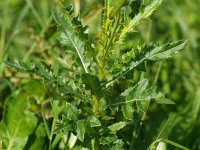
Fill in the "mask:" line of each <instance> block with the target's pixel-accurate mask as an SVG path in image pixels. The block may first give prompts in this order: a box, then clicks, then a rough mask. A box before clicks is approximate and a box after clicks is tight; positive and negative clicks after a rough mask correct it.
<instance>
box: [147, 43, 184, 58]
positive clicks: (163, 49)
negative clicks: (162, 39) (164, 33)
mask: <svg viewBox="0 0 200 150" xmlns="http://www.w3.org/2000/svg"><path fill="white" fill-rule="evenodd" d="M186 44H187V41H177V42H174V43H169V44H165V45H162V46H159V47H155V48H154V49H152V50H151V51H150V52H149V53H147V54H146V56H145V57H146V58H147V59H148V60H152V61H157V60H163V59H168V58H169V57H172V56H173V55H175V54H177V53H178V52H179V51H180V50H181V49H183V48H184V47H185V45H186Z"/></svg>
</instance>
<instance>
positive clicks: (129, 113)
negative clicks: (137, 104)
mask: <svg viewBox="0 0 200 150" xmlns="http://www.w3.org/2000/svg"><path fill="white" fill-rule="evenodd" d="M122 112H123V115H124V117H125V118H126V119H127V120H132V119H133V112H134V109H133V106H132V104H130V103H129V104H125V105H124V106H122Z"/></svg>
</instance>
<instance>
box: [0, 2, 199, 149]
mask: <svg viewBox="0 0 200 150" xmlns="http://www.w3.org/2000/svg"><path fill="white" fill-rule="evenodd" d="M124 1H125V0H116V1H115V0H113V5H114V7H115V8H118V6H119V5H120V4H121V3H123V2H124ZM63 2H64V4H65V5H66V6H69V5H70V4H71V2H74V4H75V11H76V12H77V13H78V12H79V11H80V12H81V14H82V18H83V20H82V21H83V23H84V24H90V25H91V26H90V27H91V30H90V34H91V35H93V36H95V33H96V29H97V27H98V26H99V24H100V16H101V10H102V4H103V1H101V0H81V1H79V0H74V1H71V0H63ZM144 2H145V3H147V1H144ZM125 3H128V0H127V2H125ZM57 5H59V3H58V0H42V1H37V0H25V1H22V0H5V1H0V18H1V19H0V120H1V127H0V143H2V139H1V137H5V135H4V134H5V131H6V132H9V133H10V136H9V137H7V138H8V139H9V141H11V142H13V143H14V144H13V143H12V145H15V149H20V148H21V145H20V144H23V142H19V141H24V143H26V144H25V146H23V147H25V148H24V149H32V150H34V149H35V150H36V149H47V148H49V142H50V145H51V148H52V149H56V148H58V147H59V148H60V149H64V148H66V147H65V145H66V143H67V142H66V141H67V137H68V136H66V137H65V136H63V137H59V136H56V137H55V136H54V135H52V134H51V132H50V133H49V132H48V130H47V128H49V126H50V127H51V124H52V117H53V116H54V115H55V114H53V113H55V112H58V111H55V109H58V108H56V107H54V106H51V105H50V104H49V101H51V98H52V97H53V98H55V99H56V97H54V95H53V91H51V89H50V88H49V89H48V87H44V86H43V84H42V83H41V82H40V81H39V80H38V79H39V78H38V77H37V76H35V75H29V74H20V73H16V72H15V71H14V70H11V69H9V68H7V67H6V66H5V64H4V63H3V61H6V60H13V59H17V60H23V61H33V60H34V61H41V60H42V63H43V64H44V65H45V66H46V67H47V68H51V69H52V70H53V72H54V73H55V74H58V70H59V67H60V66H63V65H65V66H69V64H66V62H65V60H69V59H70V58H67V56H64V55H63V52H62V51H61V50H62V49H63V47H61V46H60V45H58V40H57V36H58V34H57V32H56V31H57V27H56V23H55V21H54V19H53V13H52V9H53V8H55V7H56V6H57ZM199 6H200V1H199V0H190V1H188V0H181V1H180V0H164V1H163V3H162V5H161V6H160V7H159V8H158V10H157V11H156V12H155V13H154V14H153V15H152V16H151V17H150V18H149V19H146V20H144V21H143V22H142V23H141V24H140V25H138V26H137V31H138V32H136V33H135V34H134V36H135V37H133V38H132V37H130V38H129V39H128V38H127V43H130V45H131V44H132V42H136V43H147V44H149V43H150V42H152V41H153V42H155V43H159V44H162V43H166V42H173V41H177V40H182V39H188V40H189V42H188V44H187V46H186V48H185V49H184V50H183V51H181V52H180V53H179V54H177V55H176V56H175V57H173V58H170V60H168V61H163V62H158V63H155V64H154V65H151V64H147V65H148V66H151V67H146V72H145V73H142V74H139V73H137V72H135V77H136V78H135V81H138V80H139V79H140V78H141V76H145V77H148V78H149V79H150V81H151V82H152V83H157V85H158V89H159V90H160V91H164V92H165V93H166V95H167V97H168V98H170V99H172V100H173V101H174V102H175V103H176V104H175V105H157V104H155V103H153V104H151V105H150V108H149V110H148V112H147V114H146V118H145V119H144V120H143V124H144V126H143V127H142V129H141V133H142V134H141V137H140V138H143V137H145V140H138V141H137V144H136V145H135V147H134V148H135V149H137V150H139V149H141V150H143V149H147V148H148V146H149V145H150V144H151V143H152V142H153V141H154V140H155V138H154V136H155V135H157V133H158V130H159V129H160V128H162V129H165V130H166V131H165V132H166V133H167V135H162V136H163V137H165V136H167V138H168V139H170V140H171V141H174V142H176V143H179V144H181V145H183V146H185V147H188V148H189V149H193V150H200V128H199V126H200V59H199V57H200V45H199V43H200V34H199V33H200V28H199V26H200V17H199V15H198V14H199V13H200V11H199ZM132 39H134V40H132ZM126 46H127V47H128V46H129V45H126ZM69 63H70V62H69ZM27 98H28V101H27ZM52 107H54V108H53V110H54V111H52ZM3 118H4V119H5V120H6V121H7V126H5V125H3V123H2V122H3V121H2V119H3ZM149 118H150V119H149ZM166 122H168V123H167V124H166ZM165 125H166V126H165ZM163 126H164V128H163ZM17 127H19V128H20V129H21V130H23V132H20V130H17V129H16V128H17ZM50 130H51V129H50ZM121 136H122V137H124V138H126V135H121ZM52 139H53V140H52ZM32 141H34V144H33V142H32ZM70 143H71V142H68V146H69V147H70ZM1 145H2V144H0V147H1ZM0 149H1V148H0ZM8 149H9V148H8ZM10 149H12V147H10ZM66 149H67V148H66ZM168 149H170V150H172V149H178V148H174V147H171V146H170V145H169V146H168Z"/></svg>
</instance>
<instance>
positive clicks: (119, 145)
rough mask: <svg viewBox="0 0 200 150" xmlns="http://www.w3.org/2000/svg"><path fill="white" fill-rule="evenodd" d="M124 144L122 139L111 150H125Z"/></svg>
mask: <svg viewBox="0 0 200 150" xmlns="http://www.w3.org/2000/svg"><path fill="white" fill-rule="evenodd" d="M123 145H124V142H123V141H122V140H121V139H118V140H117V141H115V142H114V145H113V146H112V147H111V150H123Z"/></svg>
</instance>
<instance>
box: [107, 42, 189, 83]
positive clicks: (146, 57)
mask: <svg viewBox="0 0 200 150" xmlns="http://www.w3.org/2000/svg"><path fill="white" fill-rule="evenodd" d="M186 43H187V41H177V42H173V43H168V44H164V45H162V46H156V45H151V46H145V47H143V51H141V52H140V53H139V54H138V55H136V56H135V57H134V58H132V59H131V60H130V61H129V62H126V63H125V64H124V65H123V66H128V67H126V68H127V69H125V70H123V71H122V72H119V73H118V74H117V75H116V76H115V77H114V78H113V79H112V80H111V81H109V82H108V83H107V84H106V85H105V86H106V87H108V86H110V85H112V84H113V83H114V82H116V81H117V80H118V79H119V78H121V77H123V76H124V75H126V74H127V73H129V72H130V71H132V70H133V69H135V68H137V67H138V66H139V65H141V64H142V63H143V62H144V61H156V60H163V59H168V58H169V57H172V56H173V55H174V54H176V53H177V52H178V51H180V50H181V49H183V48H184V47H185V45H186ZM126 57H127V56H126ZM123 66H122V67H123Z"/></svg>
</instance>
